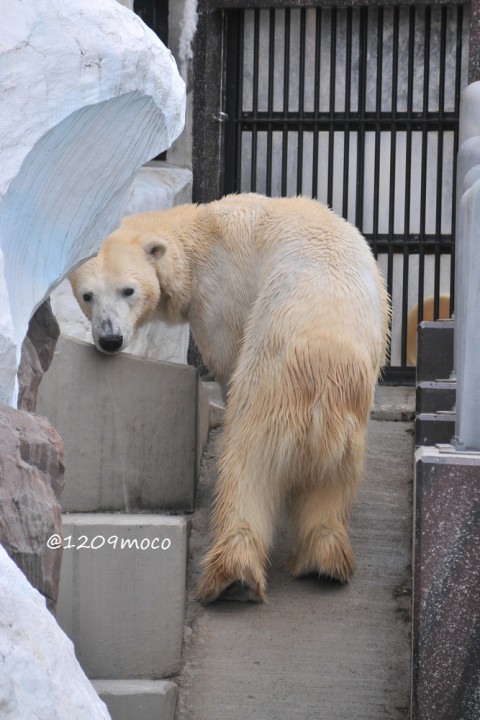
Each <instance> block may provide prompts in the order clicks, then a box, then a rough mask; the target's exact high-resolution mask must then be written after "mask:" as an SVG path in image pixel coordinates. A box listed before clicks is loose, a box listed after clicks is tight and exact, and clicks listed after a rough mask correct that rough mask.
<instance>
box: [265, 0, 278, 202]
mask: <svg viewBox="0 0 480 720" xmlns="http://www.w3.org/2000/svg"><path fill="white" fill-rule="evenodd" d="M275 15H276V11H275V9H274V8H271V10H270V16H269V35H268V98H267V113H268V117H269V119H270V121H269V122H268V125H267V178H266V188H265V192H266V194H267V195H268V196H271V194H272V163H273V125H272V122H271V118H272V115H273V86H274V78H275Z"/></svg>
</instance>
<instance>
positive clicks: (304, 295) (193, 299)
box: [71, 194, 390, 602]
mask: <svg viewBox="0 0 480 720" xmlns="http://www.w3.org/2000/svg"><path fill="white" fill-rule="evenodd" d="M71 283H72V287H73V291H74V294H75V296H76V298H77V300H78V302H79V303H80V306H81V308H82V309H83V311H84V312H85V314H86V315H87V317H88V318H90V319H91V321H92V334H93V339H94V342H95V345H96V346H97V348H98V349H99V350H101V351H103V352H108V353H113V352H117V351H119V350H122V349H123V348H125V347H126V346H127V345H128V343H129V342H130V340H131V339H132V336H133V334H134V332H135V329H136V328H137V327H138V326H139V325H140V324H141V323H142V322H143V321H144V320H145V319H146V318H150V319H151V318H152V317H153V316H156V317H158V318H162V319H164V320H167V321H170V322H175V323H176V322H189V323H190V329H191V332H192V335H193V337H194V339H195V341H196V343H197V345H198V347H199V349H200V352H201V354H202V356H203V359H204V361H205V364H206V365H207V366H208V368H209V369H210V370H211V371H212V372H213V373H214V374H215V377H216V378H217V379H218V380H219V381H220V382H222V383H223V384H225V385H226V386H227V388H228V397H227V409H226V415H225V425H224V431H223V436H222V441H221V443H222V444H221V453H220V458H219V476H218V481H217V488H216V500H215V503H214V508H213V513H212V522H211V533H212V546H211V549H210V551H209V552H208V554H207V555H206V557H205V559H204V562H203V575H202V578H201V580H200V584H199V588H198V596H199V599H200V600H202V601H204V602H211V601H213V600H215V599H217V598H218V597H219V596H222V597H230V598H232V599H237V600H252V601H262V600H264V598H265V596H266V566H267V562H268V553H269V548H270V546H271V544H272V541H273V535H274V531H275V525H276V520H277V517H278V516H279V513H280V511H281V510H282V508H286V509H287V512H288V514H289V515H290V517H291V519H292V523H293V537H294V547H293V552H292V555H291V557H290V559H289V561H288V568H289V569H290V571H291V572H292V574H293V575H294V576H301V575H305V574H310V573H315V574H319V575H326V576H330V577H331V578H334V579H337V580H339V581H340V582H346V581H347V580H348V579H349V578H350V576H351V574H352V572H353V570H354V558H353V552H352V548H351V545H350V541H349V527H348V526H349V515H350V509H351V504H352V501H353V499H354V496H355V492H356V489H357V486H358V484H359V481H360V480H361V478H362V475H363V472H364V457H365V434H366V424H367V419H368V415H369V410H370V407H371V403H372V399H373V392H374V388H375V384H376V381H377V377H378V374H379V371H380V368H381V366H382V363H383V362H384V358H385V352H386V346H387V339H388V326H389V312H390V311H389V301H388V296H387V292H386V290H385V286H384V283H383V280H382V278H381V276H380V273H379V271H378V268H377V264H376V262H375V260H374V258H373V256H372V253H371V251H370V249H369V247H368V245H367V242H366V241H365V239H364V238H363V237H362V236H361V235H360V233H359V232H358V231H357V230H356V229H355V228H354V227H353V226H352V225H350V224H349V223H348V222H346V221H345V220H343V219H341V218H340V217H338V216H337V215H335V214H334V213H333V212H332V211H331V210H329V209H328V208H327V207H326V206H324V205H322V204H321V203H319V202H317V201H315V200H310V199H307V198H302V197H295V198H275V199H272V198H267V197H264V196H260V195H255V194H244V195H241V194H240V195H232V196H227V197H224V198H223V199H221V200H218V201H215V202H212V203H209V204H204V205H182V206H178V207H175V208H173V209H170V210H166V211H160V212H147V213H143V214H138V215H130V216H127V217H126V218H125V219H124V221H123V223H122V224H121V226H120V228H119V229H118V230H116V231H115V232H113V233H112V234H111V235H110V236H109V237H108V238H107V239H106V241H105V243H104V244H103V246H102V248H101V250H100V252H99V254H98V256H97V257H96V258H94V259H92V260H90V261H88V262H87V263H86V264H84V265H83V266H82V267H80V268H79V269H78V270H77V271H76V272H74V273H73V275H72V276H71Z"/></svg>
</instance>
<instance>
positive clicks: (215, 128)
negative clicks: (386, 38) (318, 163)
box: [193, 0, 480, 384]
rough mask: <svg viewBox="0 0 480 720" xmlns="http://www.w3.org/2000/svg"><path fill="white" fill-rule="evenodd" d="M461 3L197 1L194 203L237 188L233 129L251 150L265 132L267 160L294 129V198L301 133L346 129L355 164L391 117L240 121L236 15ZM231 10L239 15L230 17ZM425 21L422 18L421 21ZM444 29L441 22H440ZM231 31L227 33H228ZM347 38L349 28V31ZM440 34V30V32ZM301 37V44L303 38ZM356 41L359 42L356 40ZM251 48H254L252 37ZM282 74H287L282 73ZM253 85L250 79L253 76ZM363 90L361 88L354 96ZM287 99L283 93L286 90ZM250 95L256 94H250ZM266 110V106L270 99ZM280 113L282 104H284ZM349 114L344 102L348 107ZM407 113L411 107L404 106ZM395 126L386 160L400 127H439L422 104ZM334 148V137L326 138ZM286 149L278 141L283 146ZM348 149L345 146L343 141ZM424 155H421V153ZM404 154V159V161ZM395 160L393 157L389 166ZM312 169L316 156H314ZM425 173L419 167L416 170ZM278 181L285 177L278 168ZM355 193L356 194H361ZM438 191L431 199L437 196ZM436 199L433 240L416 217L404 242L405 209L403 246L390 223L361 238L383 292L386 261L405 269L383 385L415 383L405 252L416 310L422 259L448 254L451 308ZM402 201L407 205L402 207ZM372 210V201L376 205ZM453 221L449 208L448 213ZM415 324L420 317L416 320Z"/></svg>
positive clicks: (476, 63) (477, 71)
mask: <svg viewBox="0 0 480 720" xmlns="http://www.w3.org/2000/svg"><path fill="white" fill-rule="evenodd" d="M463 4H464V3H462V2H460V1H458V0H453V1H452V0H441V1H440V2H438V0H437V1H434V2H426V1H425V2H420V3H419V2H408V1H407V2H405V1H404V2H402V3H401V4H399V3H398V2H391V1H388V0H387V2H382V3H380V2H376V1H375V0H374V1H371V0H354V1H353V2H351V1H350V2H347V1H345V0H337V1H335V0H331V1H327V2H312V0H296V1H295V0H199V26H198V31H197V36H196V66H195V76H194V118H195V120H194V187H193V196H194V201H196V202H207V201H210V200H212V199H214V198H217V197H221V196H222V195H223V194H225V192H229V191H237V190H239V189H240V188H238V174H237V175H236V168H235V165H234V161H233V160H232V157H233V156H234V155H235V154H237V156H238V155H239V133H238V128H239V127H240V126H242V127H243V128H245V129H246V128H248V127H250V129H251V131H252V143H253V145H254V150H255V142H256V133H257V132H258V131H266V132H267V135H268V137H269V140H268V143H269V145H268V149H267V155H268V154H270V156H271V151H272V149H271V136H272V131H273V130H274V129H275V128H278V129H283V131H284V132H283V136H284V138H285V137H286V132H285V129H286V128H287V126H288V128H289V129H294V130H297V131H298V134H299V137H300V141H299V145H298V147H299V162H298V165H297V188H298V189H297V191H300V190H301V173H302V142H301V137H302V135H303V133H304V132H305V131H311V130H312V128H315V129H316V131H318V130H320V129H323V130H334V129H336V128H340V127H343V128H345V127H346V126H347V125H348V128H349V130H352V129H355V130H356V131H357V132H358V137H359V140H360V142H359V147H358V149H357V152H358V159H359V162H360V164H361V163H362V153H364V144H363V143H362V138H363V139H364V138H365V132H366V130H367V129H369V130H371V131H372V132H374V133H375V137H376V139H375V143H376V144H377V143H378V142H379V137H380V132H381V130H382V128H388V127H389V125H391V123H392V114H391V113H388V115H387V114H383V115H382V113H378V112H377V113H368V112H366V109H365V106H363V107H359V111H358V112H357V113H354V112H349V111H348V112H347V113H346V114H344V115H343V116H342V117H339V116H338V115H336V114H335V113H332V112H329V113H320V112H318V110H316V111H314V112H305V110H304V108H303V107H300V108H299V112H298V113H295V114H292V113H289V112H288V110H287V111H285V108H284V111H283V112H277V113H271V112H269V113H265V112H259V111H258V108H256V107H253V111H252V112H251V113H249V114H245V113H244V114H243V115H242V116H241V117H238V116H237V117H235V114H236V108H238V107H239V106H240V102H239V100H240V98H241V93H242V84H241V83H242V79H241V74H240V73H239V72H236V73H234V74H232V73H229V74H228V75H227V74H226V72H225V68H226V67H230V68H231V67H235V65H236V66H237V68H238V67H239V66H240V65H241V63H239V62H238V58H239V54H240V53H241V46H240V41H239V37H240V32H241V28H239V24H240V23H241V22H242V20H241V18H242V15H243V12H242V11H243V9H253V10H255V12H256V13H259V11H260V9H270V13H271V15H273V13H274V12H275V10H276V9H287V11H288V9H289V8H290V9H292V8H295V9H298V8H310V7H319V8H332V7H333V8H346V7H359V8H363V10H362V9H361V10H360V15H362V16H365V17H366V13H367V11H368V7H378V8H385V7H390V8H392V7H393V8H399V7H400V5H401V6H407V7H410V8H411V10H410V16H411V17H413V15H414V13H415V9H414V6H416V5H424V6H426V7H427V13H429V12H430V9H429V8H430V6H433V7H442V6H443V7H444V8H445V10H444V11H443V10H442V17H444V16H445V13H446V7H445V6H452V5H457V6H459V13H461V6H462V5H463ZM237 11H238V12H237ZM395 12H396V16H397V20H395V22H396V23H397V30H396V33H397V41H398V9H397V10H396V11H395ZM381 13H382V10H381V9H380V14H381ZM427 17H428V15H427ZM302 18H303V19H302V22H304V15H302ZM442 23H443V26H444V24H445V21H444V20H442ZM232 26H233V28H234V30H235V31H234V32H232V31H231V29H232ZM363 27H365V22H364V25H363ZM349 32H351V28H350V30H349ZM442 32H444V30H442ZM300 37H303V35H302V33H301V35H300ZM361 41H362V39H361ZM254 42H255V43H256V45H257V49H258V35H257V37H256V38H255V40H254ZM363 42H364V43H365V42H366V37H365V36H363ZM479 50H480V0H472V3H471V20H470V53H469V81H470V82H471V81H472V80H474V79H477V78H480V51H479ZM427 55H428V51H427V50H426V51H425V60H424V63H425V65H424V71H425V72H426V73H427V75H428V57H427ZM362 58H363V62H362V65H361V72H360V84H363V85H364V84H365V82H366V73H367V65H366V52H364V53H363V56H362ZM284 62H285V63H288V57H287V53H285V60H284ZM410 65H411V72H413V65H412V63H410ZM286 69H288V68H286ZM303 78H304V63H303V64H302V63H301V64H300V67H299V83H300V89H301V91H302V83H303ZM254 82H255V72H254ZM427 85H428V83H425V87H426V92H427V93H428V87H427ZM361 90H362V88H360V93H361ZM286 92H287V93H288V88H287V89H286ZM254 94H255V89H254ZM441 103H442V98H440V115H441V122H442V123H443V124H442V128H443V131H445V129H456V128H457V126H458V101H457V103H456V107H455V111H454V112H453V113H451V114H450V115H451V117H450V116H449V115H448V114H447V113H442V112H441ZM269 106H270V108H271V107H273V106H272V104H271V100H270V98H269ZM285 107H286V104H285ZM315 107H316V108H318V103H315ZM347 107H348V101H347ZM410 109H411V103H410ZM393 114H394V119H395V123H396V124H395V129H394V130H393V132H392V148H393V149H392V153H394V144H395V133H396V132H398V131H400V130H401V129H402V128H404V127H407V126H408V127H409V128H410V129H411V128H412V127H414V128H415V130H416V131H418V132H421V133H422V136H423V138H424V139H425V137H426V134H427V132H428V131H429V130H431V129H432V128H433V129H435V128H436V127H439V120H438V118H435V117H434V116H433V115H432V114H431V113H428V107H427V103H426V102H425V103H424V112H423V113H421V114H419V113H412V112H411V111H410V112H407V113H398V112H396V108H394V109H393ZM331 137H332V143H333V133H331ZM442 137H443V136H442V133H441V132H440V133H439V138H440V139H439V143H441V138H442ZM284 142H285V140H284ZM347 142H348V141H347ZM423 147H426V143H425V142H423ZM456 151H457V147H456V146H455V149H454V153H455V154H456ZM313 152H314V156H315V153H317V154H318V143H317V144H316V145H315V144H314V148H313ZM424 152H426V151H424ZM408 155H409V153H408V152H407V157H408ZM394 160H395V158H394V157H393V155H392V161H393V162H394ZM313 162H314V164H315V157H314V161H313ZM423 167H425V164H423ZM282 172H283V174H285V172H286V170H285V168H283V170H282ZM441 172H442V152H441V147H439V152H438V174H439V175H440V176H441ZM378 173H379V167H378V164H377V165H376V167H375V174H376V177H377V180H378V177H379V175H378ZM332 175H333V167H332V162H331V154H330V162H329V167H328V185H329V191H328V194H329V198H328V201H329V202H330V201H331V195H332V183H333V178H332ZM252 181H253V182H252V189H255V181H254V179H253V178H252ZM268 183H269V181H268V178H267V194H268V191H269V184H268ZM425 185H426V171H425V172H424V173H423V176H422V179H421V187H422V194H423V195H422V196H423V197H425ZM285 186H286V178H285V177H282V191H283V190H284V189H285ZM394 191H395V188H394V185H393V184H391V187H390V195H392V194H393V193H394ZM360 192H361V191H360ZM438 192H441V191H438V190H437V195H438ZM440 200H441V196H440V198H437V216H436V228H437V231H436V232H435V233H434V234H431V235H429V234H427V233H426V228H425V213H423V214H422V218H421V229H420V233H417V236H416V237H415V238H414V237H411V238H409V234H408V232H407V230H408V219H407V214H408V213H409V208H408V207H407V208H406V209H405V218H406V222H405V227H406V235H407V239H405V234H403V233H402V234H401V235H399V236H398V237H397V236H396V235H395V234H394V232H393V223H392V224H391V226H390V227H389V232H388V233H387V234H385V233H384V234H380V233H379V232H378V223H377V227H376V228H375V227H374V232H373V233H370V236H368V235H367V237H368V239H369V241H370V242H371V244H372V247H373V249H374V252H375V253H377V254H378V253H387V254H388V255H389V261H388V262H389V270H388V278H387V281H388V283H389V285H390V286H391V284H392V273H393V255H394V254H401V255H403V258H404V262H405V264H406V267H407V271H406V272H405V273H404V279H403V298H404V299H403V304H402V317H403V326H404V327H405V329H404V330H403V337H402V350H401V352H402V366H401V367H396V368H387V373H386V375H385V378H384V381H386V382H392V383H394V384H400V383H402V384H403V383H405V382H407V383H411V382H413V380H414V373H415V371H414V369H413V368H407V367H406V360H405V358H406V322H405V320H406V315H407V310H408V308H407V292H406V290H407V284H408V261H409V258H410V256H411V254H412V252H415V253H418V256H419V288H418V300H419V307H420V308H422V307H423V297H424V287H423V266H424V262H425V256H426V255H428V254H433V255H434V256H435V257H436V258H439V257H440V255H441V254H445V253H447V254H448V253H451V255H452V283H451V286H452V292H451V297H452V304H453V294H454V293H453V290H454V287H453V264H454V263H453V256H454V234H453V232H452V233H451V234H450V235H448V236H446V235H445V234H444V235H442V236H440V234H439V232H438V228H439V227H440V223H441V217H440V213H441V208H440ZM347 202H348V199H347V196H346V189H345V191H344V198H343V205H344V207H345V205H346V203H347ZM406 202H408V201H406ZM377 203H378V199H377ZM362 209H363V202H361V201H360V202H357V205H356V215H355V224H356V225H358V226H360V228H361V226H362V220H363V218H362ZM452 212H453V214H454V212H455V209H454V208H453V210H452ZM377 213H378V207H377V208H374V218H375V217H377ZM454 223H455V217H454V216H453V218H452V226H453V227H454ZM438 268H439V264H438V262H437V261H436V265H435V288H436V293H435V294H436V296H437V297H436V302H435V308H434V311H435V313H436V316H438V311H439V301H438V288H439V282H440V279H439V278H440V276H439V269H438ZM421 319H422V318H421V317H420V320H421Z"/></svg>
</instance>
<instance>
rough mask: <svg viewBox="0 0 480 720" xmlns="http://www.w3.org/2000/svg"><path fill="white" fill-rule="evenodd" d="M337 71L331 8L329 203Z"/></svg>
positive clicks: (330, 199)
mask: <svg viewBox="0 0 480 720" xmlns="http://www.w3.org/2000/svg"><path fill="white" fill-rule="evenodd" d="M336 72H337V8H332V9H331V10H330V126H329V133H328V170H327V172H328V176H327V204H328V205H329V206H330V207H332V204H333V167H334V165H333V162H334V158H333V152H334V139H335V135H334V127H335V126H334V122H333V120H334V117H335V83H336Z"/></svg>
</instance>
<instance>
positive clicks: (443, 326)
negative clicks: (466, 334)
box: [417, 320, 454, 382]
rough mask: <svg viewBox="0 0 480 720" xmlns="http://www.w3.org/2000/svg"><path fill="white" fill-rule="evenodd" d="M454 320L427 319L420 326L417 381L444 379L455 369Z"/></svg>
mask: <svg viewBox="0 0 480 720" xmlns="http://www.w3.org/2000/svg"><path fill="white" fill-rule="evenodd" d="M453 329H454V322H453V320H434V321H429V320H425V321H424V322H421V323H420V325H419V326H418V343H417V382H421V381H423V380H443V379H446V378H448V377H450V373H451V372H452V370H453V364H454V360H453Z"/></svg>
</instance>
